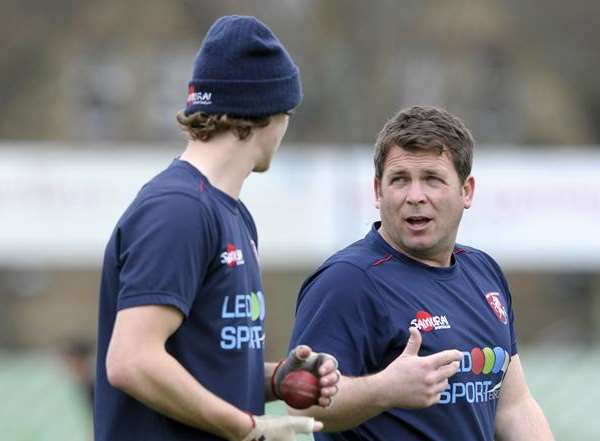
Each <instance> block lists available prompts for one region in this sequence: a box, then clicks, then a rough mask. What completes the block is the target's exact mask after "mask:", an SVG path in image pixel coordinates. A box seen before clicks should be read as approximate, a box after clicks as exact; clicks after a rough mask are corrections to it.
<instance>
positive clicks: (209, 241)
mask: <svg viewBox="0 0 600 441" xmlns="http://www.w3.org/2000/svg"><path fill="white" fill-rule="evenodd" d="M188 91H189V94H188V99H187V104H186V107H185V109H184V110H183V111H181V112H180V113H179V114H178V115H177V120H178V121H179V123H180V125H181V127H182V129H183V130H184V131H185V132H186V133H187V134H188V136H189V143H188V145H187V148H186V149H185V151H184V152H183V153H182V154H181V156H180V157H178V158H177V159H175V160H174V161H173V162H172V163H171V165H170V166H169V167H168V168H167V169H166V170H164V171H163V172H162V173H160V174H159V175H157V176H156V177H155V178H153V179H152V180H151V181H150V182H148V183H147V184H146V185H145V186H144V187H142V189H141V190H140V192H139V193H138V195H137V197H136V198H135V200H134V201H133V202H132V204H131V205H130V206H129V207H128V209H127V210H126V211H125V213H124V214H123V215H122V217H121V218H120V220H119V221H118V223H117V225H116V227H115V229H114V231H113V234H112V236H111V238H110V241H109V242H108V245H107V247H106V252H105V256H104V265H103V272H102V283H101V290H100V311H99V327H98V357H97V380H96V397H95V415H94V416H95V418H94V425H95V439H96V441H120V440H143V441H159V440H161V441H163V440H169V441H176V440H186V441H191V440H195V441H196V440H222V439H227V440H235V441H239V440H256V441H258V440H261V441H288V440H289V441H291V440H294V439H295V433H296V432H307V433H309V432H312V431H316V430H320V428H321V427H322V424H321V423H320V422H315V421H314V420H313V419H312V418H307V417H290V416H282V417H265V416H259V415H263V414H264V403H265V401H268V400H273V399H276V398H280V397H281V393H280V392H281V383H282V380H283V378H284V377H285V375H286V374H288V373H289V372H290V371H292V370H296V369H302V370H308V371H311V372H312V373H313V374H315V375H316V376H317V377H318V378H319V384H318V389H319V393H320V397H319V399H318V405H320V406H323V407H326V406H328V405H330V404H331V402H332V399H333V396H334V395H335V393H336V392H337V381H338V379H339V373H338V372H337V362H336V360H335V359H334V358H333V357H331V356H329V355H327V354H321V353H314V352H312V351H311V350H310V348H309V347H307V346H298V347H297V348H295V349H294V350H292V351H291V352H290V355H289V356H288V357H287V358H286V359H284V360H282V361H281V362H280V363H279V364H278V365H276V364H275V363H265V362H264V355H263V348H264V339H265V332H264V326H263V324H264V318H265V296H264V294H263V288H262V282H261V277H260V268H259V262H258V251H257V246H258V238H257V232H256V227H255V224H254V221H253V219H252V216H251V215H250V213H249V211H248V210H247V209H246V207H245V206H244V204H243V203H242V202H241V201H240V200H239V199H238V197H239V194H240V191H241V188H242V185H243V183H244V181H245V179H246V177H247V176H248V175H249V174H250V172H252V171H257V172H262V171H266V170H267V169H268V168H269V165H270V162H271V158H272V156H273V154H274V153H275V151H276V150H277V148H278V147H279V144H280V143H281V140H282V138H283V136H284V134H285V132H286V129H287V125H288V119H289V116H288V112H289V111H290V110H292V109H293V108H295V107H296V106H298V104H299V103H300V101H301V99H302V92H301V85H300V77H299V72H298V68H297V67H296V65H295V64H294V62H293V61H292V59H291V57H290V56H289V54H288V53H287V51H286V50H285V48H284V47H283V45H282V44H281V42H280V41H279V40H278V39H277V37H276V36H275V35H274V34H273V33H272V32H271V30H269V29H268V28H267V27H266V26H265V25H264V24H263V23H261V22H260V21H258V20H257V19H255V18H253V17H240V16H228V17H222V18H220V19H219V20H217V21H216V22H215V23H214V24H213V26H212V27H211V28H210V30H209V31H208V34H207V35H206V37H205V39H204V42H203V44H202V47H201V48H200V51H199V53H198V55H197V57H196V60H195V62H194V69H193V76H192V80H191V81H190V83H189V88H188Z"/></svg>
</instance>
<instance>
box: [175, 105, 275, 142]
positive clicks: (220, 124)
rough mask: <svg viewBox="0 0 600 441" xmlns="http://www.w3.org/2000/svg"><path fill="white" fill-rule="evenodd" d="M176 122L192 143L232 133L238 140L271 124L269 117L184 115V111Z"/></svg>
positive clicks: (199, 113) (201, 113)
mask: <svg viewBox="0 0 600 441" xmlns="http://www.w3.org/2000/svg"><path fill="white" fill-rule="evenodd" d="M177 122H178V123H179V125H180V127H181V130H183V131H184V132H186V133H187V134H188V136H189V137H190V139H192V140H193V141H208V140H210V139H211V138H212V137H214V136H215V135H218V134H220V133H225V132H227V131H232V132H233V133H234V134H235V135H236V136H237V137H238V139H241V140H244V139H246V138H248V137H249V136H250V134H251V133H252V130H253V129H254V128H259V127H266V126H268V125H269V122H271V117H270V116H261V117H239V118H238V117H234V116H230V115H212V114H206V113H203V112H195V113H192V114H190V115H186V114H185V113H184V111H183V110H182V111H180V112H178V113H177Z"/></svg>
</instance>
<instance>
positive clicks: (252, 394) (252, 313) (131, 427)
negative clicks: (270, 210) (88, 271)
mask: <svg viewBox="0 0 600 441" xmlns="http://www.w3.org/2000/svg"><path fill="white" fill-rule="evenodd" d="M256 246H257V234H256V227H255V225H254V221H253V220H252V217H251V215H250V213H249V212H248V210H247V209H246V207H245V206H244V205H243V204H242V203H241V202H240V201H238V200H235V199H233V198H231V197H229V196H228V195H227V194H225V193H223V192H221V191H220V190H218V189H216V188H215V187H213V186H212V185H211V184H210V183H209V182H208V180H207V179H206V177H204V176H203V175H202V174H201V173H200V172H199V171H198V170H197V169H196V168H194V167H193V166H192V165H191V164H189V163H187V162H185V161H181V160H178V159H177V160H175V161H173V163H172V164H171V165H170V166H169V167H168V168H167V169H166V170H165V171H163V172H162V173H161V174H159V175H158V176H156V177H155V178H154V179H152V180H151V181H150V182H149V183H147V184H146V185H145V186H144V187H143V188H142V189H141V191H140V192H139V194H138V195H137V197H136V198H135V200H134V201H133V203H132V204H131V205H130V206H129V208H128V209H127V210H126V211H125V213H124V214H123V216H122V217H121V219H120V220H119V221H118V223H117V225H116V227H115V229H114V231H113V233H112V236H111V238H110V240H109V242H108V245H107V247H106V251H105V256H104V265H103V271H102V281H101V289H100V306H99V308H100V309H99V327H98V361H97V380H96V395H95V417H94V420H95V421H94V425H95V439H96V441H118V440H132V439H140V440H141V439H143V440H145V441H153V440H156V441H158V440H161V441H162V440H166V439H168V440H170V441H171V440H172V441H175V440H192V439H193V440H215V439H219V438H218V437H216V436H214V435H211V434H209V433H205V432H202V431H200V430H198V429H195V428H192V427H190V426H187V425H184V424H180V423H178V422H176V421H174V420H172V419H170V418H168V417H165V416H163V415H161V414H159V413H157V412H155V411H153V410H151V409H150V408H148V407H146V406H145V405H143V404H141V403H140V402H139V401H137V400H135V399H134V398H132V397H131V396H129V395H127V394H125V393H123V392H121V391H120V390H118V389H116V388H114V387H112V386H111V385H110V384H109V382H108V380H107V376H106V367H105V366H106V353H107V349H108V344H109V341H110V338H111V334H112V329H113V326H114V322H115V317H116V314H117V312H118V311H119V310H122V309H125V308H132V307H137V306H143V305H168V306H170V307H173V308H176V309H177V310H179V311H180V312H181V313H182V315H183V316H184V320H183V323H182V325H181V326H180V328H179V329H178V330H177V331H176V332H175V333H174V334H173V335H172V336H171V337H170V338H169V339H168V341H167V344H166V348H167V351H168V352H169V353H170V354H171V355H172V356H173V357H174V358H176V359H177V360H178V361H179V363H181V365H182V366H183V367H184V368H185V369H186V370H187V371H188V372H190V373H191V374H192V376H194V377H195V378H196V379H197V380H198V382H200V383H201V384H202V385H203V386H204V387H206V388H207V389H209V390H210V391H211V392H213V393H215V394H216V395H218V396H219V397H221V398H223V399H225V400H226V401H228V402H230V403H232V404H233V405H235V406H237V407H239V408H240V409H242V410H245V411H248V412H251V413H253V414H262V413H264V357H263V344H264V328H263V324H264V317H265V300H264V295H263V291H262V282H261V277H260V268H259V263H258V255H257V248H256Z"/></svg>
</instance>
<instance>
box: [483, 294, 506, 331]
mask: <svg viewBox="0 0 600 441" xmlns="http://www.w3.org/2000/svg"><path fill="white" fill-rule="evenodd" d="M485 299H486V300H487V302H488V305H490V308H492V311H494V314H496V317H498V320H500V321H501V322H502V323H504V324H505V325H506V324H508V314H507V313H506V308H505V307H504V305H503V304H502V301H501V300H500V294H498V293H497V292H488V293H487V294H486V295H485Z"/></svg>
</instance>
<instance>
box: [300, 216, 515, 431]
mask: <svg viewBox="0 0 600 441" xmlns="http://www.w3.org/2000/svg"><path fill="white" fill-rule="evenodd" d="M378 227H379V223H376V224H375V225H374V227H373V229H372V230H371V231H370V232H369V233H368V234H367V235H366V237H365V238H364V239H362V240H359V241H358V242H355V243H354V244H352V245H350V246H349V247H347V248H345V249H343V250H341V251H340V252H338V253H337V254H335V255H334V256H332V257H331V258H329V259H328V260H327V261H326V262H325V263H324V264H323V265H322V266H321V267H320V268H319V269H318V270H317V271H316V272H315V273H314V274H313V275H312V276H311V277H309V278H308V279H307V280H306V281H305V283H304V285H303V286H302V289H301V291H300V295H299V298H298V305H297V311H296V322H295V325H294V330H293V333H292V339H291V343H290V347H294V346H296V345H297V344H307V345H310V346H311V347H312V348H313V349H314V350H316V351H322V352H328V353H330V354H333V355H334V356H336V357H337V359H338V361H339V363H340V370H341V372H342V373H343V374H344V375H346V376H350V377H357V376H365V375H370V374H374V373H376V372H380V371H381V370H383V369H384V368H385V367H386V366H387V365H388V364H389V363H391V362H392V361H393V360H394V359H396V357H398V355H400V354H401V352H402V351H403V350H404V347H405V345H406V342H407V340H408V337H409V331H408V329H409V327H410V326H416V327H417V328H418V329H419V330H420V331H421V335H422V337H423V343H422V345H421V350H420V352H419V355H421V356H425V355H430V354H433V353H436V352H439V351H442V350H446V349H458V350H460V351H462V352H463V359H462V361H461V363H460V369H459V372H457V373H456V374H455V375H454V376H452V377H451V378H450V379H449V383H450V385H449V387H448V389H446V390H445V391H444V392H443V393H442V395H441V401H440V402H439V403H438V404H436V405H434V406H432V407H430V408H427V409H422V410H406V409H398V408H395V409H390V410H388V411H386V412H383V413H382V414H380V415H378V416H375V417H373V418H371V419H369V420H367V421H365V422H364V423H363V424H361V425H359V426H358V427H356V428H354V429H352V430H348V431H345V432H339V433H317V434H315V438H316V439H317V440H348V441H349V440H369V441H389V440H402V441H417V440H418V441H425V440H431V441H433V440H435V441H447V440H449V439H453V440H461V441H470V440H473V441H475V440H477V441H482V440H486V441H493V439H494V430H495V416H496V408H497V404H498V398H499V393H500V388H501V384H502V380H503V378H504V375H505V373H506V370H507V368H508V364H509V362H510V357H511V356H513V355H515V354H516V353H517V345H516V339H515V332H514V328H513V313H512V307H511V297H510V293H509V290H508V286H507V283H506V280H505V279H504V276H503V275H502V272H501V270H500V268H499V267H498V265H497V264H496V263H495V262H494V260H492V259H491V258H490V257H489V256H488V255H486V254H485V253H483V252H481V251H478V250H475V249H473V248H469V247H463V246H458V245H457V247H456V248H455V250H454V253H453V258H452V263H451V266H449V267H447V268H437V267H430V266H427V265H425V264H422V263H420V262H418V261H416V260H413V259H411V258H409V257H408V256H406V255H404V254H402V253H400V252H398V251H396V250H395V249H393V248H392V247H391V246H390V245H389V244H388V243H387V242H385V240H384V239H383V238H382V237H381V236H380V235H379V233H378V232H377V228H378Z"/></svg>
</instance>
